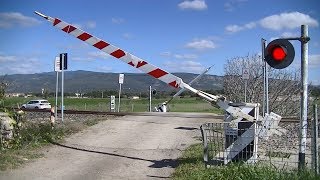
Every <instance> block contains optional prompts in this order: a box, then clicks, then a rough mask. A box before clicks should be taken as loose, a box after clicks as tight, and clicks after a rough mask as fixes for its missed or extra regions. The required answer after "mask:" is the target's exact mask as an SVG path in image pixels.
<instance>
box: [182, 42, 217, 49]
mask: <svg viewBox="0 0 320 180" xmlns="http://www.w3.org/2000/svg"><path fill="white" fill-rule="evenodd" d="M185 46H186V47H187V48H192V49H197V50H205V49H214V48H216V47H217V45H216V44H215V43H214V42H213V41H211V40H209V39H196V40H193V41H192V42H189V43H187V44H186V45H185Z"/></svg>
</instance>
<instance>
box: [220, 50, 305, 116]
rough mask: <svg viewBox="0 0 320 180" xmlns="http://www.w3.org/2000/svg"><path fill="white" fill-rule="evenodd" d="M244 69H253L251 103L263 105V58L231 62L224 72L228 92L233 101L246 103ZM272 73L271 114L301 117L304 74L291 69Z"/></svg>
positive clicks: (249, 95) (239, 59)
mask: <svg viewBox="0 0 320 180" xmlns="http://www.w3.org/2000/svg"><path fill="white" fill-rule="evenodd" d="M242 68H249V70H250V72H249V74H250V78H249V79H248V80H247V102H251V103H260V104H261V105H262V103H263V62H262V60H261V56H259V55H257V54H256V55H252V56H249V55H248V56H245V57H236V58H232V59H230V60H228V61H227V64H225V67H224V71H225V76H224V93H225V96H226V98H227V99H228V100H230V101H233V102H243V101H244V84H245V82H244V80H243V79H242ZM267 71H268V74H269V111H270V112H275V113H277V114H279V115H281V116H286V115H290V116H292V115H298V113H299V108H300V98H299V97H300V93H299V92H300V73H299V71H298V70H292V69H289V68H286V69H282V70H277V69H273V68H271V67H268V69H267Z"/></svg>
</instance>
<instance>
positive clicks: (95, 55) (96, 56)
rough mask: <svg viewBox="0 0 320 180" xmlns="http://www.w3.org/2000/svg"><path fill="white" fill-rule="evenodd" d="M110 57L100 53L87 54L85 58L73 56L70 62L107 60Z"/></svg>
mask: <svg viewBox="0 0 320 180" xmlns="http://www.w3.org/2000/svg"><path fill="white" fill-rule="evenodd" d="M110 57H111V56H110V55H109V54H107V53H105V52H102V51H94V52H88V53H87V55H85V56H73V57H72V60H74V61H95V60H100V59H108V58H110Z"/></svg>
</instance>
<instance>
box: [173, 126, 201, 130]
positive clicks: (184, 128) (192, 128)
mask: <svg viewBox="0 0 320 180" xmlns="http://www.w3.org/2000/svg"><path fill="white" fill-rule="evenodd" d="M174 129H181V130H188V131H192V130H197V129H199V128H194V127H176V128H174Z"/></svg>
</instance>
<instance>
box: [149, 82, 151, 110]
mask: <svg viewBox="0 0 320 180" xmlns="http://www.w3.org/2000/svg"><path fill="white" fill-rule="evenodd" d="M149 112H151V86H149Z"/></svg>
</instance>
